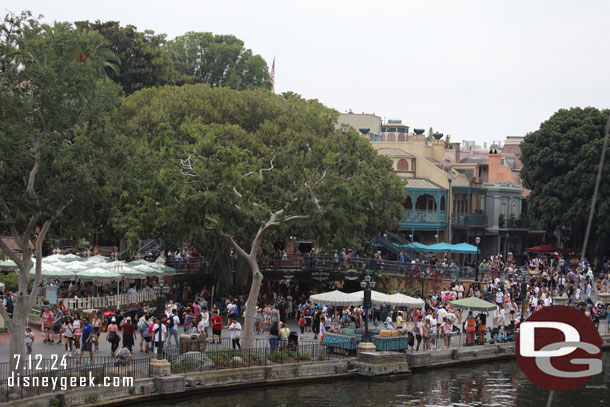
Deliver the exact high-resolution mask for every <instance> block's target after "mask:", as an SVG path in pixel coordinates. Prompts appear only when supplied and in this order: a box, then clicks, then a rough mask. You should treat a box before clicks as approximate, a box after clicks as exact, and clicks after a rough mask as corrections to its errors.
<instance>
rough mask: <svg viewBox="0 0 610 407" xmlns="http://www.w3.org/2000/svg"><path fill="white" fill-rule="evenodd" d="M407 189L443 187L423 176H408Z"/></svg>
mask: <svg viewBox="0 0 610 407" xmlns="http://www.w3.org/2000/svg"><path fill="white" fill-rule="evenodd" d="M407 188H408V189H445V188H442V187H440V186H438V185H436V184H435V183H434V182H432V181H429V180H427V179H424V178H408V182H407Z"/></svg>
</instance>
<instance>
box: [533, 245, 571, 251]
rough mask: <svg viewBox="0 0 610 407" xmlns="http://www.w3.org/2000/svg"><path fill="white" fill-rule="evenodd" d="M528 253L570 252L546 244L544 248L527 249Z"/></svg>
mask: <svg viewBox="0 0 610 407" xmlns="http://www.w3.org/2000/svg"><path fill="white" fill-rule="evenodd" d="M527 251H528V252H532V253H554V252H558V253H567V252H569V251H570V250H568V249H562V248H561V247H557V246H553V245H552V244H546V245H542V246H534V247H530V248H529V249H527Z"/></svg>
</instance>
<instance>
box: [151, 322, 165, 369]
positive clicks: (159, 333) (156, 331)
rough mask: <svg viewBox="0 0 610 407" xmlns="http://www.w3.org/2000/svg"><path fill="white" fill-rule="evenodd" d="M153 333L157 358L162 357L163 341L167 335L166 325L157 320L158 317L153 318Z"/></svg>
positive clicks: (160, 358)
mask: <svg viewBox="0 0 610 407" xmlns="http://www.w3.org/2000/svg"><path fill="white" fill-rule="evenodd" d="M153 335H154V338H155V344H156V345H157V360H162V359H163V343H164V342H165V337H166V336H167V327H166V326H165V325H163V324H162V323H161V322H159V319H158V318H155V319H154V325H153Z"/></svg>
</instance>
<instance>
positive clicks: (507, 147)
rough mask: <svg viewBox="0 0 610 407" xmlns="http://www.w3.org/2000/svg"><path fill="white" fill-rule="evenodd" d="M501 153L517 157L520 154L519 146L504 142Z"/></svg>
mask: <svg viewBox="0 0 610 407" xmlns="http://www.w3.org/2000/svg"><path fill="white" fill-rule="evenodd" d="M502 154H513V155H515V156H517V157H519V156H520V155H521V146H520V145H519V144H504V148H503V149H502Z"/></svg>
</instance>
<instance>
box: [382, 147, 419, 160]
mask: <svg viewBox="0 0 610 407" xmlns="http://www.w3.org/2000/svg"><path fill="white" fill-rule="evenodd" d="M377 153H378V154H381V155H385V156H386V157H391V158H415V156H414V155H413V154H411V153H407V152H406V151H404V150H401V149H400V148H380V149H379V150H377Z"/></svg>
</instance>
